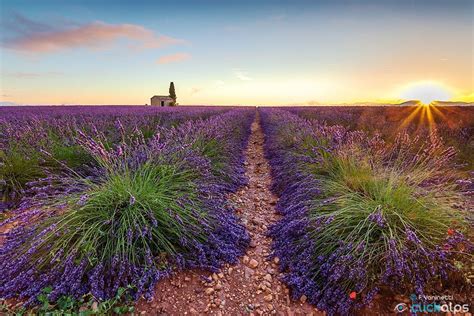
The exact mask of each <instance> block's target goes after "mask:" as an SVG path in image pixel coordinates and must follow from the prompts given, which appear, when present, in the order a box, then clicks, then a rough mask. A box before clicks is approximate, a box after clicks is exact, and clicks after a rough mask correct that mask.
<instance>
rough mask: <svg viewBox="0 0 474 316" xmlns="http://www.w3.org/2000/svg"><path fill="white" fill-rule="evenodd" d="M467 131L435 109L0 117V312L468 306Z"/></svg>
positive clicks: (472, 148)
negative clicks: (450, 300)
mask: <svg viewBox="0 0 474 316" xmlns="http://www.w3.org/2000/svg"><path fill="white" fill-rule="evenodd" d="M473 122H474V108H473V107H455V106H452V107H449V106H445V107H438V106H435V105H431V106H420V107H395V106H384V107H382V106H380V107H324V106H321V107H257V108H256V107H212V106H188V107H185V106H183V107H164V108H161V107H142V106H97V107H94V106H68V107H54V106H49V107H48V106H44V107H2V108H0V136H1V137H0V191H1V193H2V197H1V200H0V220H1V222H0V271H1V273H0V299H1V305H0V312H1V313H4V314H15V313H16V314H20V315H21V314H27V313H38V314H47V313H52V314H57V315H62V314H74V315H95V314H127V313H128V314H150V315H156V314H164V315H168V314H170V315H182V314H185V313H187V314H216V315H219V314H220V315H227V314H229V315H230V314H232V315H240V314H251V315H257V314H258V315H270V314H279V315H286V314H288V315H291V313H293V314H294V313H299V314H308V315H309V314H313V315H323V314H324V313H327V314H329V315H354V314H361V315H365V314H373V315H376V314H384V313H393V312H394V311H397V310H394V308H399V307H398V306H402V305H400V304H405V305H407V304H409V303H411V304H415V303H416V302H419V303H420V304H422V303H423V299H422V297H423V295H431V296H433V295H451V296H453V297H454V298H455V301H456V303H457V305H456V308H458V307H457V306H459V308H460V309H459V310H457V309H456V310H453V311H451V312H467V311H468V310H465V309H464V308H466V307H465V306H468V305H467V304H468V303H469V302H471V301H472V299H473V297H472V293H471V292H472V291H471V290H472V282H473V275H472V251H473V249H474V248H473V244H472V240H473V239H472V238H473V236H472V225H473V218H472V209H473V206H474V203H473V202H474V201H473V196H474V170H473V163H474V162H473V160H472V159H473V158H472V157H474V125H473ZM413 296H414V297H415V298H413ZM405 305H403V306H405ZM420 306H421V305H420ZM441 306H443V305H441ZM452 308H454V307H452ZM467 308H468V307H467ZM399 311H402V310H401V309H400V310H399ZM441 311H443V312H444V310H441ZM420 312H421V310H420Z"/></svg>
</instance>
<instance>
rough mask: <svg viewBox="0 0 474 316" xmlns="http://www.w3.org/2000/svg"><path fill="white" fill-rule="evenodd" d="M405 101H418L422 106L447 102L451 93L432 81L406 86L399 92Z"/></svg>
mask: <svg viewBox="0 0 474 316" xmlns="http://www.w3.org/2000/svg"><path fill="white" fill-rule="evenodd" d="M400 97H401V98H402V99H405V100H418V101H420V102H421V103H422V104H426V105H429V104H432V103H433V102H434V101H449V100H450V99H451V92H450V91H449V89H448V88H446V87H444V86H443V85H442V84H440V83H437V82H432V81H422V82H415V83H411V84H408V85H407V86H405V88H403V89H402V91H401V92H400Z"/></svg>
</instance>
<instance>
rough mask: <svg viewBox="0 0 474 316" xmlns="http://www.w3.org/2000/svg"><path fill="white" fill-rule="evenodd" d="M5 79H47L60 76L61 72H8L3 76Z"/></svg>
mask: <svg viewBox="0 0 474 316" xmlns="http://www.w3.org/2000/svg"><path fill="white" fill-rule="evenodd" d="M5 75H6V76H7V77H12V78H39V77H46V76H47V77H49V76H62V75H64V73H62V72H54V71H50V72H21V71H19V72H10V73H6V74H5Z"/></svg>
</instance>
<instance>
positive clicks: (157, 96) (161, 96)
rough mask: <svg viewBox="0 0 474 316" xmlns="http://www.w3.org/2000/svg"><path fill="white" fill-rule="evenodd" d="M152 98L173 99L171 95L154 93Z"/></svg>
mask: <svg viewBox="0 0 474 316" xmlns="http://www.w3.org/2000/svg"><path fill="white" fill-rule="evenodd" d="M151 98H152V99H153V98H160V99H172V98H171V97H170V96H169V95H154V96H152V97H151Z"/></svg>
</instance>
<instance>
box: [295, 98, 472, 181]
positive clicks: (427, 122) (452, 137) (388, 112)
mask: <svg viewBox="0 0 474 316" xmlns="http://www.w3.org/2000/svg"><path fill="white" fill-rule="evenodd" d="M289 110H290V112H292V113H295V114H297V115H299V116H301V117H304V118H308V119H316V120H318V121H320V122H321V123H322V122H325V123H327V124H329V125H343V126H344V127H346V128H348V129H351V130H363V131H366V132H367V133H374V132H377V133H379V134H380V135H381V136H382V137H383V138H384V140H386V141H389V142H390V141H393V140H394V139H395V138H396V137H397V135H398V134H399V133H400V132H406V133H408V134H409V135H416V136H418V137H430V136H431V137H432V136H433V135H436V136H437V137H441V138H442V139H443V142H445V143H446V144H448V145H450V146H454V147H455V148H456V149H457V151H458V154H457V158H456V160H455V163H456V164H457V165H458V167H461V168H462V169H463V170H466V171H469V170H472V169H474V155H473V154H472V153H473V151H474V125H473V124H472V122H473V121H474V107H473V106H441V105H437V104H432V105H429V106H427V105H418V106H343V107H341V106H315V107H293V108H290V109H289ZM473 176H474V175H473ZM473 180H474V179H473ZM473 188H474V184H473Z"/></svg>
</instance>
